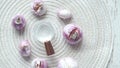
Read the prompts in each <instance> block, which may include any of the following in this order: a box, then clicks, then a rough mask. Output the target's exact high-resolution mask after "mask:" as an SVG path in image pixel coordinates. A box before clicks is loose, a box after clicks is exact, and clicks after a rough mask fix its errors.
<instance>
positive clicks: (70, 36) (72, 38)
mask: <svg viewBox="0 0 120 68" xmlns="http://www.w3.org/2000/svg"><path fill="white" fill-rule="evenodd" d="M63 36H64V37H65V39H66V40H67V41H68V43H70V44H77V43H79V42H80V41H81V40H82V31H81V29H80V27H79V26H77V25H75V24H68V25H66V26H65V27H64V30H63Z"/></svg>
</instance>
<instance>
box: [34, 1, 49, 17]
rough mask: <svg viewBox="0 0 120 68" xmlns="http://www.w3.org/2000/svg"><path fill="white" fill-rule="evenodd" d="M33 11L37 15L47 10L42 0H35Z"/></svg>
mask: <svg viewBox="0 0 120 68" xmlns="http://www.w3.org/2000/svg"><path fill="white" fill-rule="evenodd" d="M32 11H33V13H34V14H35V15H37V16H42V15H44V14H45V13H46V12H47V9H46V7H45V6H44V5H43V1H42V0H34V2H33V4H32Z"/></svg>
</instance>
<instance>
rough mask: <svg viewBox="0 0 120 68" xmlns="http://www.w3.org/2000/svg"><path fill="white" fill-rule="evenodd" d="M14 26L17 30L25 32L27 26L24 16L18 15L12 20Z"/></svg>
mask: <svg viewBox="0 0 120 68" xmlns="http://www.w3.org/2000/svg"><path fill="white" fill-rule="evenodd" d="M12 25H13V27H14V28H15V29H17V30H23V29H24V27H25V25H26V20H25V18H24V17H23V16H22V15H16V16H15V17H14V18H13V19H12Z"/></svg>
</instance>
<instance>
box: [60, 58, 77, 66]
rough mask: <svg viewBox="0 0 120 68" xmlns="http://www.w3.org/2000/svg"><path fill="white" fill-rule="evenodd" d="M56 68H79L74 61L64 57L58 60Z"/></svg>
mask: <svg viewBox="0 0 120 68" xmlns="http://www.w3.org/2000/svg"><path fill="white" fill-rule="evenodd" d="M58 68H79V67H78V63H77V62H76V61H75V60H74V59H72V58H70V57H65V58H62V59H60V60H59V62H58Z"/></svg>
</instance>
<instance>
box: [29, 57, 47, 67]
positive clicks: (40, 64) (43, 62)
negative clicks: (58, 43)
mask: <svg viewBox="0 0 120 68" xmlns="http://www.w3.org/2000/svg"><path fill="white" fill-rule="evenodd" d="M31 65H32V68H48V64H47V61H46V60H45V59H40V58H36V59H34V60H33V61H32V64H31Z"/></svg>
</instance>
